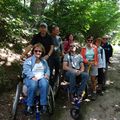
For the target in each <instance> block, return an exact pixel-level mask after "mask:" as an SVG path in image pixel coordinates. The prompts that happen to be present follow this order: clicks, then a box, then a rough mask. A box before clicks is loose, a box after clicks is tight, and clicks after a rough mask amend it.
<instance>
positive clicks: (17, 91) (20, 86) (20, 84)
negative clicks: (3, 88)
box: [12, 82, 22, 120]
mask: <svg viewBox="0 0 120 120" xmlns="http://www.w3.org/2000/svg"><path fill="white" fill-rule="evenodd" d="M21 92H22V82H19V83H18V85H17V88H16V94H15V98H14V101H13V106H12V119H13V120H14V119H15V117H16V113H17V106H18V102H19V98H20V94H21Z"/></svg>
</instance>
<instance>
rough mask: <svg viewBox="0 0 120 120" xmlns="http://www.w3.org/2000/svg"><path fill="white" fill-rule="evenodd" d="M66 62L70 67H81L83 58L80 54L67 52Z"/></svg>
mask: <svg viewBox="0 0 120 120" xmlns="http://www.w3.org/2000/svg"><path fill="white" fill-rule="evenodd" d="M63 61H64V62H68V64H69V67H72V68H75V69H80V67H81V63H83V58H82V56H81V55H80V54H75V55H70V54H66V55H65V56H64V59H63Z"/></svg>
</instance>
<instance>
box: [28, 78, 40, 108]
mask: <svg viewBox="0 0 120 120" xmlns="http://www.w3.org/2000/svg"><path fill="white" fill-rule="evenodd" d="M26 86H27V90H28V91H27V95H28V97H27V105H28V106H33V103H34V97H35V92H36V90H37V87H38V81H35V80H32V79H30V80H27V84H26Z"/></svg>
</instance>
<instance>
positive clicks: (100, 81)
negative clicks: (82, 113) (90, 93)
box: [97, 68, 104, 91]
mask: <svg viewBox="0 0 120 120" xmlns="http://www.w3.org/2000/svg"><path fill="white" fill-rule="evenodd" d="M97 80H98V91H102V85H103V80H104V73H103V68H98V79H97Z"/></svg>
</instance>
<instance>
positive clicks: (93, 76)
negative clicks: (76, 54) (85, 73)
mask: <svg viewBox="0 0 120 120" xmlns="http://www.w3.org/2000/svg"><path fill="white" fill-rule="evenodd" d="M90 75H91V88H92V98H91V99H92V100H95V99H96V87H97V84H96V77H97V75H98V68H97V66H92V67H91V73H90Z"/></svg>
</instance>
